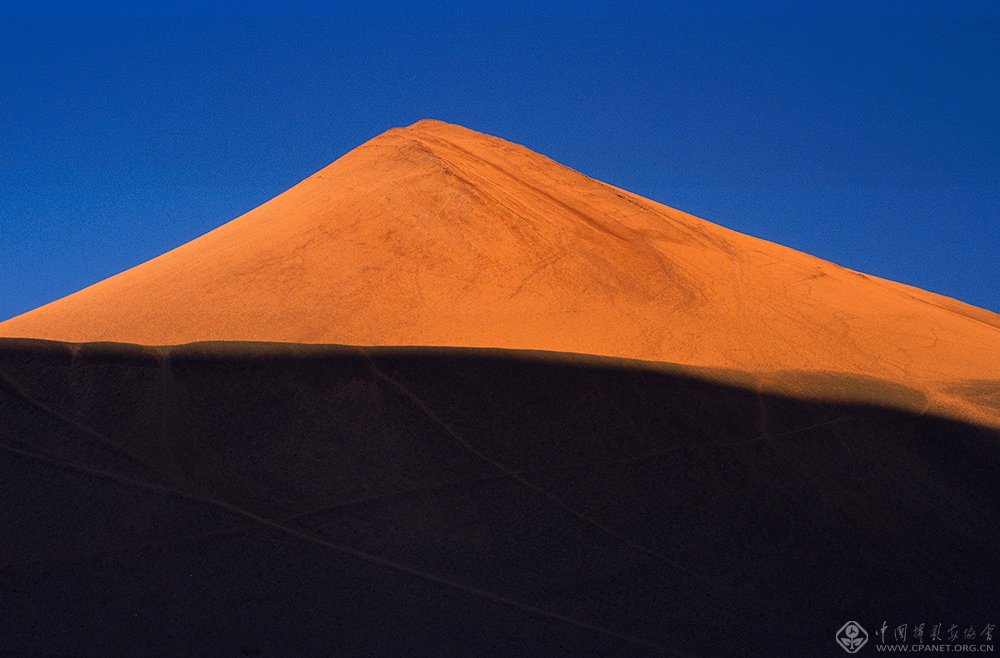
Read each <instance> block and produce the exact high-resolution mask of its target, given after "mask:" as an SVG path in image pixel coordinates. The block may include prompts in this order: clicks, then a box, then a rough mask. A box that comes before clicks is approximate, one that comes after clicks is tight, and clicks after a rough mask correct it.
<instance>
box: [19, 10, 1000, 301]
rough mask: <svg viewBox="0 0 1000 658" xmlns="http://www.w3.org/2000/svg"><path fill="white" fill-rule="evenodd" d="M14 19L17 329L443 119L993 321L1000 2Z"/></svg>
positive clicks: (68, 14) (998, 225)
mask: <svg viewBox="0 0 1000 658" xmlns="http://www.w3.org/2000/svg"><path fill="white" fill-rule="evenodd" d="M799 4H801V3H780V2H776V3H766V4H765V3H762V4H757V5H753V4H750V3H735V2H731V3H708V4H705V3H698V4H674V5H671V4H670V3H656V4H655V5H654V4H649V5H645V4H643V3H631V4H626V5H622V4H621V3H616V4H615V5H614V7H615V8H614V9H612V8H611V7H612V5H610V4H602V3H592V2H591V3H588V2H577V3H559V2H551V3H507V4H504V3H501V4H494V5H492V6H491V7H490V8H489V9H483V8H470V7H469V3H458V2H455V3H444V2H438V3H429V4H422V5H414V4H412V3H372V2H369V3H363V4H358V5H349V4H341V5H338V6H337V8H336V9H335V10H329V9H326V8H322V7H321V6H319V5H310V4H309V3H304V2H298V3H294V2H293V3H282V4H281V5H280V6H279V5H278V4H264V3H254V2H244V3H240V4H238V5H237V4H229V5H226V4H224V3H223V4H215V5H213V6H212V8H206V7H205V6H203V3H185V2H175V3H170V4H163V5H158V4H156V3H153V4H150V5H146V6H143V7H142V8H141V9H136V8H134V6H136V5H137V3H103V4H89V5H88V4H86V3H79V2H74V3H59V2H45V1H44V0H40V1H38V2H33V3H30V4H25V5H23V6H22V7H18V6H13V7H5V8H4V9H2V10H0V19H2V20H0V134H2V135H3V137H2V139H0V319H3V318H7V317H10V316H13V315H16V314H19V313H22V312H25V311H27V310H30V309H31V308H34V307H36V306H39V305H41V304H43V303H45V302H48V301H51V300H53V299H56V298H58V297H61V296H63V295H66V294H68V293H71V292H73V291H75V290H78V289H80V288H82V287H84V286H86V285H89V284H91V283H94V282H96V281H98V280H100V279H103V278H105V277H107V276H110V275H112V274H114V273H116V272H119V271H122V270H124V269H126V268H128V267H131V266H133V265H136V264H138V263H140V262H143V261H145V260H147V259H149V258H151V257H153V256H156V255H158V254H160V253H162V252H164V251H166V250H168V249H170V248H172V247H175V246H177V245H179V244H182V243H184V242H186V241H188V240H190V239H192V238H194V237H196V236H198V235H200V234H202V233H204V232H206V231H208V230H211V229H212V228H214V227H216V226H218V225H220V224H222V223H224V222H226V221H228V220H230V219H233V218H234V217H236V216H238V215H240V214H242V213H244V212H246V211H247V210H249V209H251V208H253V207H255V206H257V205H259V204H260V203H262V202H264V201H266V200H267V199H269V198H270V197H272V196H274V195H276V194H278V193H280V192H281V191H283V190H284V189H287V188H288V187H290V186H291V185H294V184H295V183H296V182H298V181H299V180H301V179H302V178H304V177H306V176H308V175H309V174H311V173H312V172H314V171H316V170H317V169H319V168H321V167H323V166H324V165H326V164H328V163H329V162H331V161H332V160H334V159H336V158H337V157H339V156H340V155H342V154H343V153H345V152H346V151H348V150H350V149H351V148H353V147H354V146H356V145H358V144H360V143H361V142H363V141H365V140H367V139H369V138H371V137H373V136H375V135H377V134H378V133H380V132H382V131H384V130H386V129H388V128H390V127H393V126H398V125H407V124H409V123H412V122H413V121H416V120H417V119H420V118H424V117H432V118H437V119H442V120H445V121H451V122H455V123H460V124H462V125H465V126H467V127H469V128H473V129H476V130H481V131H484V132H488V133H491V134H495V135H499V136H501V137H504V138H506V139H510V140H512V141H516V142H519V143H522V144H525V145H526V146H528V147H530V148H533V149H535V150H537V151H540V152H542V153H545V154H546V155H548V156H550V157H552V158H554V159H556V160H558V161H560V162H562V163H564V164H567V165H569V166H571V167H574V168H576V169H578V170H580V171H582V172H584V173H586V174H588V175H591V176H594V177H595V178H599V179H601V180H605V181H607V182H610V183H613V184H615V185H619V186H621V187H624V188H627V189H630V190H632V191H635V192H637V193H639V194H642V195H645V196H648V197H650V198H653V199H656V200H658V201H662V202H664V203H667V204H669V205H672V206H675V207H677V208H680V209H682V210H685V211H688V212H691V213H694V214H696V215H699V216H701V217H704V218H706V219H709V220H711V221H714V222H717V223H720V224H723V225H725V226H728V227H730V228H733V229H736V230H739V231H743V232H745V233H750V234H752V235H756V236H759V237H763V238H767V239H769V240H773V241H775V242H779V243H782V244H786V245H788V246H791V247H794V248H797V249H801V250H804V251H807V252H810V253H813V254H816V255H818V256H820V257H823V258H827V259H829V260H832V261H834V262H836V263H839V264H841V265H845V266H847V267H850V268H853V269H857V270H862V271H866V272H869V273H872V274H877V275H880V276H884V277H887V278H890V279H894V280H898V281H903V282H905V283H910V284H913V285H917V286H920V287H923V288H927V289H929V290H933V291H935V292H940V293H943V294H946V295H949V296H953V297H957V298H959V299H962V300H964V301H967V302H970V303H973V304H976V305H978V306H983V307H986V308H990V309H992V310H994V311H1000V286H998V285H997V282H998V281H1000V258H998V256H997V254H998V252H1000V213H998V208H1000V66H998V65H997V62H1000V3H975V2H970V3H959V6H957V7H952V6H948V5H946V4H944V3H922V2H919V1H914V2H906V3H882V4H879V5H878V8H877V9H872V8H871V7H872V5H873V4H875V3H849V2H838V3H831V4H829V5H828V6H822V5H815V4H811V5H810V7H809V8H808V9H801V8H799V7H798V5H799Z"/></svg>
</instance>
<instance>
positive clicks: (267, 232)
mask: <svg viewBox="0 0 1000 658" xmlns="http://www.w3.org/2000/svg"><path fill="white" fill-rule="evenodd" d="M859 239H861V238H860V237H859ZM0 336H11V337H34V338H44V339H52V340H60V341H71V342H87V341H119V342H131V343H140V344H147V345H165V344H181V343H189V342H194V341H204V340H234V341H283V342H295V343H338V344H353V345H401V346H408V345H413V346H417V345H427V346H462V347H499V348H515V349H533V350H553V351H562V352H576V353H587V354H596V355H606V356H614V357H626V358H634V359H644V360H653V361H664V362H675V363H681V364H692V365H700V366H713V367H724V368H731V369H738V370H742V371H744V372H747V373H751V374H752V375H754V377H756V379H757V380H758V381H759V382H760V385H761V386H762V387H764V388H767V387H769V386H770V385H771V382H772V380H773V379H774V377H773V373H776V372H781V371H822V372H829V373H840V374H841V375H847V376H863V377H869V378H875V379H878V380H881V381H884V382H889V383H891V384H897V385H903V386H906V387H911V388H915V389H917V390H919V391H920V392H921V393H922V394H923V395H924V396H925V397H926V399H927V401H928V405H929V406H928V408H931V409H933V410H935V411H940V412H941V413H946V414H949V415H951V416H953V417H958V418H966V419H970V420H974V421H977V422H986V423H991V424H1000V410H998V408H997V406H998V405H997V399H998V398H1000V385H998V383H997V382H998V378H1000V376H998V373H1000V317H998V316H997V315H995V314H993V313H990V312H988V311H985V310H982V309H979V308H975V307H972V306H969V305H966V304H963V303H961V302H958V301H955V300H952V299H948V298H945V297H941V296H939V295H935V294H931V293H928V292H925V291H922V290H919V289H915V288H912V287H909V286H905V285H901V284H898V283H893V282H890V281H886V280H883V279H879V278H876V277H872V276H867V275H864V274H860V273H858V272H854V271H851V270H848V269H844V268H842V267H838V266H837V265H835V264H833V263H830V262H827V261H823V260H820V259H817V258H814V257H812V256H809V255H806V254H803V253H801V252H797V251H794V250H791V249H787V248H785V247H781V246H779V245H776V244H773V243H770V242H767V241H764V240H759V239H755V238H752V237H748V236H746V235H742V234H739V233H736V232H733V231H730V230H727V229H725V228H722V227H719V226H717V225H714V224H711V223H709V222H706V221H704V220H701V219H698V218H696V217H693V216H691V215H688V214H685V213H683V212H680V211H678V210H674V209H672V208H669V207H667V206H664V205H661V204H658V203H655V202H653V201H649V200H647V199H644V198H641V197H638V196H636V195H634V194H630V193H629V192H626V191H624V190H621V189H618V188H615V187H612V186H610V185H606V184H604V183H601V182H599V181H596V180H593V179H590V178H588V177H586V176H584V175H582V174H580V173H578V172H575V171H573V170H571V169H568V168H566V167H563V166H561V165H559V164H558V163H555V162H553V161H552V160H550V159H548V158H546V157H544V156H542V155H539V154H537V153H534V152H532V151H530V150H528V149H526V148H524V147H521V146H518V145H515V144H512V143H509V142H506V141H504V140H502V139H497V138H495V137H490V136H487V135H483V134H480V133H477V132H474V131H471V130H467V129H465V128H462V127H459V126H455V125H449V124H446V123H441V122H437V121H421V122H418V123H416V124H414V125H412V126H410V127H408V128H401V129H393V130H390V131H388V132H386V133H384V134H383V135H380V136H379V137H376V138H375V139H373V140H371V141H369V142H367V143H366V144H363V145H362V146H360V147H358V148H357V149H355V150H353V151H351V152H350V153H348V154H347V155H345V156H343V157H342V158H340V159H339V160H337V161H336V162H334V163H333V164H331V165H329V166H328V167H326V168H325V169H323V170H321V171H320V172H318V173H316V174H315V175H313V176H311V177H310V178H308V179H306V180H305V181H303V182H302V183H300V184H298V185H296V186H295V187H293V188H292V189H290V190H288V191H287V192H285V193H283V194H281V195H279V196H278V197H276V198H274V199H272V200H271V201H269V202H267V203H265V204H264V205H262V206H260V207H259V208H257V209H255V210H253V211H251V212H249V213H247V214H246V215H244V216H242V217H240V218H238V219H236V220H234V221H232V222H230V223H229V224H226V225H225V226H222V227H221V228H219V229H217V230H215V231H212V232H211V233H209V234H207V235H205V236H203V237H201V238H199V239H197V240H194V241H193V242H191V243H188V244H186V245H184V246H182V247H180V248H178V249H175V250H173V251H171V252H169V253H167V254H165V255H163V256H161V257H159V258H156V259H154V260H152V261H150V262H147V263H145V264H143V265H141V266H139V267H136V268H134V269H132V270H129V271H127V272H125V273H122V274H120V275H118V276H115V277H112V278H110V279H108V280H105V281H103V282H101V283H98V284H96V285H94V286H92V287H90V288H87V289H85V290H83V291H81V292H79V293H76V294H74V295H71V296H69V297H67V298H65V299H62V300H59V301H56V302H54V303H52V304H49V305H47V306H44V307H42V308H40V309H38V310H35V311H32V312H30V313H27V314H25V315H23V316H20V317H18V318H14V319H12V320H9V321H7V322H5V323H2V324H0Z"/></svg>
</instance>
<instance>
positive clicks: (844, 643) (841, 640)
mask: <svg viewBox="0 0 1000 658" xmlns="http://www.w3.org/2000/svg"><path fill="white" fill-rule="evenodd" d="M866 642H868V631H866V630H865V629H863V628H861V624H859V623H858V622H856V621H849V622H847V623H846V624H844V625H843V626H841V627H840V630H839V631H837V644H839V645H840V648H841V649H843V650H844V651H846V652H847V653H857V652H858V650H859V649H860V648H861V647H863V646H865V643H866Z"/></svg>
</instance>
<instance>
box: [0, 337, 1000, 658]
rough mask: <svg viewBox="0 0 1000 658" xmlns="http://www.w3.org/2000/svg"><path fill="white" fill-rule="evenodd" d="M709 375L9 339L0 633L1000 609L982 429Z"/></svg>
mask: <svg viewBox="0 0 1000 658" xmlns="http://www.w3.org/2000/svg"><path fill="white" fill-rule="evenodd" d="M703 375H705V373H701V374H699V372H698V371H695V370H693V369H683V368H676V367H674V368H671V367H666V366H664V367H658V366H652V365H649V364H645V365H644V364H640V363H637V362H626V361H615V360H611V359H598V358H591V357H576V356H573V355H551V354H550V355H543V354H531V353H521V352H504V351H497V350H466V349H443V348H438V349H430V348H410V349H403V348H392V349H389V348H371V349H365V350H359V349H356V348H347V347H335V346H298V345H271V344H198V345H191V346H184V347H175V348H143V347H138V346H127V345H85V346H69V345H65V344H60V343H46V342H41V341H22V340H0V487H2V491H0V493H2V503H0V536H2V538H3V540H2V543H0V638H2V643H3V649H4V650H6V651H9V652H14V653H17V652H22V653H29V654H36V653H51V654H88V655H135V654H144V655H177V654H181V655H190V654H196V655H239V654H240V653H241V652H242V653H244V654H245V655H344V654H347V655H357V654H376V655H385V654H390V655H399V654H407V655H531V654H537V655H560V654H569V655H591V654H601V655H609V654H613V655H622V654H631V653H636V654H646V653H657V652H663V653H668V654H669V653H681V654H696V655H827V654H829V655H836V654H837V652H839V651H840V649H838V648H837V647H836V646H835V645H834V635H835V633H836V631H837V629H838V628H839V627H840V626H841V625H842V624H843V623H844V622H846V621H847V620H849V619H850V620H856V621H858V622H860V623H861V625H862V626H865V627H867V628H868V631H869V632H870V633H874V630H875V629H874V627H875V626H876V625H880V624H881V623H882V621H883V620H886V621H888V623H889V624H890V625H892V624H902V623H909V624H918V623H921V622H926V623H927V625H928V628H930V626H931V625H932V624H934V623H939V622H940V623H944V624H945V625H946V626H947V625H950V624H951V623H955V624H958V625H960V626H962V625H968V624H976V625H979V626H982V625H985V624H986V623H987V622H992V623H996V622H997V615H998V613H1000V608H998V603H997V602H998V600H1000V597H998V586H1000V566H998V560H997V550H998V549H1000V527H998V524H997V522H996V518H997V504H998V502H1000V432H997V431H996V430H993V429H989V428H984V427H978V426H974V425H969V424H964V423H959V422H955V421H950V420H945V419H941V418H936V417H932V416H926V415H918V414H914V413H907V412H902V411H896V410H892V409H889V408H880V407H876V406H871V405H868V406H863V405H850V404H835V403H830V402H821V401H816V400H809V399H802V398H796V397H783V396H776V395H762V394H758V393H757V392H756V391H754V390H750V389H748V388H746V387H742V386H739V385H737V384H735V383H727V382H725V381H722V380H720V379H719V378H718V377H712V376H707V375H705V376H703ZM858 385H859V386H862V385H864V383H863V382H862V383H859V384H858Z"/></svg>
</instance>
